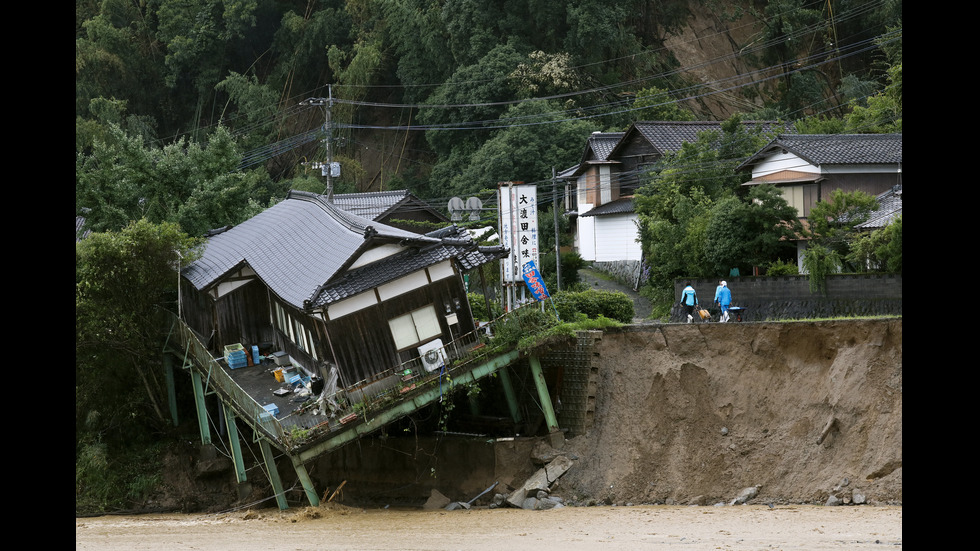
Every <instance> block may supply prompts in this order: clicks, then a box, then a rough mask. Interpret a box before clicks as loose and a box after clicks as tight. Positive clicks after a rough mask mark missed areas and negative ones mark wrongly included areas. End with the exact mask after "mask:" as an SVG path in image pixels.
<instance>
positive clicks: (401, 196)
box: [333, 189, 446, 220]
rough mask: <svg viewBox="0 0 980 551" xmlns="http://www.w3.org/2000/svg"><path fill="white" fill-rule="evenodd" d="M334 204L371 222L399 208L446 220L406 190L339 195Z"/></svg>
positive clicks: (334, 199) (335, 196)
mask: <svg viewBox="0 0 980 551" xmlns="http://www.w3.org/2000/svg"><path fill="white" fill-rule="evenodd" d="M333 202H334V204H335V205H337V206H338V207H340V208H342V209H344V210H346V211H348V212H351V213H353V214H356V215H358V216H363V217H364V218H367V219H370V220H378V219H380V218H381V217H383V216H385V215H387V214H389V213H391V212H393V211H395V210H397V209H398V208H399V207H405V206H409V207H412V208H419V209H424V210H427V211H430V212H432V213H433V214H434V215H435V216H436V217H438V218H441V219H444V220H445V219H446V217H445V216H444V215H443V214H442V213H441V212H439V211H437V210H435V209H433V208H431V207H429V205H427V204H426V203H424V202H423V201H421V200H419V199H418V198H417V197H415V196H414V195H412V194H411V193H410V192H409V191H408V190H404V189H402V190H392V191H369V192H363V193H338V194H336V195H334V196H333Z"/></svg>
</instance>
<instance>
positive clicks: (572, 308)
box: [552, 289, 634, 323]
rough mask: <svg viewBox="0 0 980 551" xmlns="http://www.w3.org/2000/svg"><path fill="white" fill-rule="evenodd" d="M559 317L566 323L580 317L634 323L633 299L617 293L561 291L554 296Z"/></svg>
mask: <svg viewBox="0 0 980 551" xmlns="http://www.w3.org/2000/svg"><path fill="white" fill-rule="evenodd" d="M552 298H553V300H554V303H555V308H556V309H557V310H558V315H559V316H561V319H562V320H565V321H576V320H579V319H580V316H584V317H585V318H589V319H598V318H599V317H606V318H609V319H612V320H616V321H618V322H620V323H632V322H633V313H634V311H633V299H631V298H630V297H628V296H626V294H625V293H620V292H617V291H599V290H596V289H589V290H587V291H577V292H576V291H561V292H558V293H555V294H554V295H553V297H552Z"/></svg>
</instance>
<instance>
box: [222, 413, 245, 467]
mask: <svg viewBox="0 0 980 551" xmlns="http://www.w3.org/2000/svg"><path fill="white" fill-rule="evenodd" d="M221 407H223V408H224V411H225V424H226V425H228V444H229V445H230V446H231V460H232V462H234V464H235V478H237V479H238V483H239V484H241V483H242V482H245V481H246V480H248V479H247V477H246V474H245V461H244V460H243V459H242V444H241V441H239V439H238V423H236V422H235V410H233V409H232V408H231V406H229V405H228V404H225V403H224V402H222V403H221Z"/></svg>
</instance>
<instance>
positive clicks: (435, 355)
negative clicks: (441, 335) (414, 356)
mask: <svg viewBox="0 0 980 551" xmlns="http://www.w3.org/2000/svg"><path fill="white" fill-rule="evenodd" d="M419 359H420V360H422V367H424V368H425V370H426V371H429V372H432V371H435V370H437V369H439V368H440V367H442V365H443V364H444V363H445V362H446V351H445V350H443V348H442V339H436V340H434V341H432V342H427V343H425V344H423V345H422V346H420V347H419Z"/></svg>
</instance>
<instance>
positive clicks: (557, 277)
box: [551, 167, 561, 291]
mask: <svg viewBox="0 0 980 551" xmlns="http://www.w3.org/2000/svg"><path fill="white" fill-rule="evenodd" d="M551 193H552V203H551V213H552V214H553V215H554V218H555V283H556V285H557V287H558V290H559V291H561V245H560V244H559V243H558V181H557V180H555V167H551Z"/></svg>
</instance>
